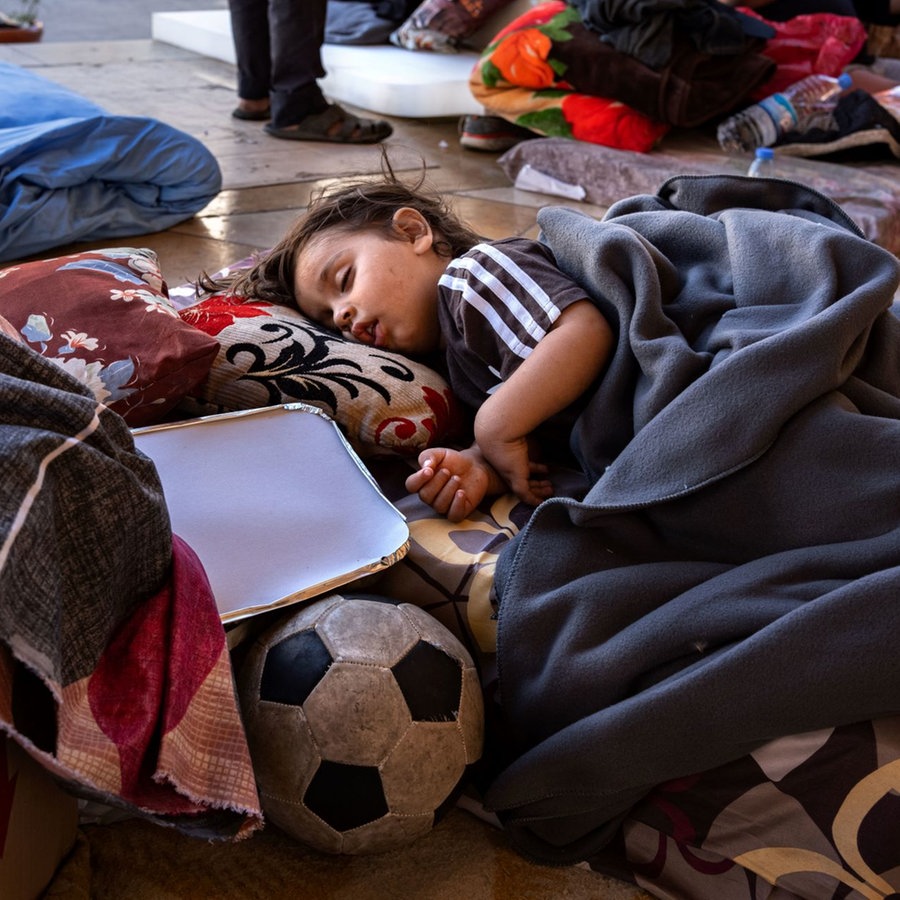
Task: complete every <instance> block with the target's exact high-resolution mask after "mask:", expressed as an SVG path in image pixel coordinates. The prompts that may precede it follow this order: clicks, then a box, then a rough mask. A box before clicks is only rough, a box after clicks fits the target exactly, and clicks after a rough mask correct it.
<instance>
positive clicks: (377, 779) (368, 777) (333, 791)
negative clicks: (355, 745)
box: [303, 760, 388, 831]
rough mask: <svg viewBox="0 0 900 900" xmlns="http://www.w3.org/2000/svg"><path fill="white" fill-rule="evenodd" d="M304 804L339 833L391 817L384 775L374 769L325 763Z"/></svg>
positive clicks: (313, 779)
mask: <svg viewBox="0 0 900 900" xmlns="http://www.w3.org/2000/svg"><path fill="white" fill-rule="evenodd" d="M303 802H304V803H305V804H306V807H307V809H309V810H310V811H311V812H313V813H315V815H317V816H318V817H319V818H320V819H322V820H324V821H325V822H327V823H328V824H329V825H330V826H331V827H332V828H333V829H334V830H335V831H349V830H350V829H351V828H359V827H360V826H362V825H366V824H368V823H369V822H374V821H375V820H376V819H380V818H381V817H382V816H384V815H387V812H388V805H387V800H386V799H385V796H384V789H383V788H382V786H381V775H380V774H379V772H378V769H377V768H375V767H374V766H348V765H346V764H344V763H335V762H330V761H328V760H323V761H322V763H321V764H320V765H319V768H318V769H317V770H316V774H315V775H313V778H312V781H310V783H309V787H308V788H307V789H306V793H305V794H304V795H303Z"/></svg>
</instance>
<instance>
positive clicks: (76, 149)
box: [0, 62, 222, 262]
mask: <svg viewBox="0 0 900 900" xmlns="http://www.w3.org/2000/svg"><path fill="white" fill-rule="evenodd" d="M0 96H2V97H3V103H2V105H0V262H2V261H4V260H13V259H19V258H22V257H25V256H30V255H32V254H35V253H41V252H43V251H44V250H48V249H51V248H53V247H59V246H61V245H63V244H68V243H72V242H74V241H94V240H103V239H106V238H118V237H124V236H130V235H139V234H147V233H150V232H155V231H162V230H164V229H166V228H170V227H171V226H173V225H176V224H177V223H178V222H182V221H184V220H185V219H188V218H190V217H191V216H192V215H194V214H195V213H196V212H198V211H199V210H200V209H202V208H203V207H204V206H206V204H207V203H209V202H210V200H212V199H213V198H214V197H215V196H216V195H217V194H218V192H219V191H220V190H221V187H222V173H221V170H220V168H219V164H218V162H217V161H216V158H215V157H214V156H213V155H212V153H211V152H210V151H209V150H208V149H207V148H206V147H205V146H204V145H203V144H202V143H200V141H198V140H197V139H196V138H194V137H192V136H191V135H189V134H186V133H185V132H182V131H179V130H178V129H176V128H173V127H172V126H170V125H166V124H165V123H163V122H160V121H158V120H156V119H148V118H145V117H141V116H117V115H112V114H110V113H108V112H106V111H105V110H104V109H102V108H101V107H99V106H97V105H96V104H94V103H92V102H91V101H90V100H87V99H86V98H84V97H81V96H79V95H78V94H76V93H74V92H72V91H69V90H68V89H66V88H64V87H62V86H60V85H58V84H54V83H53V82H51V81H47V80H46V79H44V78H42V77H41V76H39V75H36V74H34V73H32V72H29V71H28V70H27V69H23V68H21V67H20V66H15V65H12V64H10V63H4V62H0Z"/></svg>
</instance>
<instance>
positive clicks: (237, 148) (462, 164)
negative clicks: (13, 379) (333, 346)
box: [0, 40, 599, 285]
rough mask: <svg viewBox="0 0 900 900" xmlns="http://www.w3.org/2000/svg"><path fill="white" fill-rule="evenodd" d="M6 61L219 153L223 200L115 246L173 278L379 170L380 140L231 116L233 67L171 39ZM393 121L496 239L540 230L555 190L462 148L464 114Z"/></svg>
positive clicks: (60, 49)
mask: <svg viewBox="0 0 900 900" xmlns="http://www.w3.org/2000/svg"><path fill="white" fill-rule="evenodd" d="M0 59H2V60H6V61H9V62H13V63H17V64H19V65H22V66H25V67H28V68H30V69H33V70H34V71H35V72H38V73H40V74H41V75H43V76H44V77H46V78H49V79H51V80H53V81H56V82H58V83H60V84H62V85H64V86H65V87H68V88H69V89H71V90H74V91H76V92H77V93H79V94H82V95H84V96H86V97H88V98H89V99H91V100H93V101H94V102H95V103H98V104H99V105H101V106H102V107H104V108H105V109H107V110H108V111H109V112H111V113H116V114H122V115H143V116H151V117H153V118H157V119H160V120H162V121H164V122H167V123H168V124H170V125H173V126H175V127H177V128H179V129H181V130H183V131H185V132H187V133H189V134H191V135H193V136H195V137H197V138H199V139H200V140H201V141H203V143H204V144H206V146H208V147H209V148H210V149H211V150H212V152H213V153H214V154H215V156H216V157H217V159H218V161H219V164H220V166H221V168H222V173H223V178H224V189H223V191H222V192H221V193H220V194H219V196H218V197H217V198H216V199H215V200H213V202H212V203H210V204H209V205H208V206H207V207H206V208H205V209H203V210H201V211H200V213H198V214H197V215H196V216H195V217H194V218H192V219H190V220H188V221H186V222H183V223H182V224H180V225H177V226H175V227H174V228H171V229H169V230H168V231H165V232H161V233H157V234H152V235H141V236H135V237H133V238H129V239H127V240H117V241H116V243H120V244H121V243H125V244H136V245H140V246H146V247H150V248H152V249H154V250H156V251H157V253H158V254H159V257H160V261H161V263H162V267H163V273H164V275H165V277H166V279H167V281H168V282H169V284H170V285H176V284H179V283H182V282H184V281H187V280H191V279H193V278H195V277H196V276H197V274H199V272H201V271H202V270H207V271H215V270H216V269H218V268H220V267H221V266H223V265H226V264H228V263H229V262H232V261H234V260H237V259H241V258H243V257H245V256H247V255H248V254H250V253H252V252H254V251H256V250H260V249H264V248H266V247H268V246H270V245H271V244H272V243H273V242H274V241H275V240H276V239H277V238H278V237H279V236H280V235H281V234H282V232H283V231H284V230H285V228H286V227H287V226H288V224H289V223H290V222H291V221H292V220H293V219H294V217H295V216H296V215H297V214H298V213H299V212H301V211H302V209H303V207H304V206H305V205H306V203H307V202H308V198H309V196H310V192H311V191H314V190H315V189H316V188H317V187H318V186H320V185H321V184H322V183H323V181H325V180H329V181H330V180H332V179H334V178H339V177H341V176H343V175H351V174H358V173H376V172H378V171H379V168H380V164H381V163H380V160H381V150H380V148H379V147H377V146H376V147H373V146H343V145H336V144H319V143H298V142H292V141H279V140H276V139H274V138H270V137H268V136H267V135H266V134H265V133H264V132H263V130H262V124H261V123H254V122H239V121H237V120H235V119H232V118H231V116H230V112H231V109H232V108H233V106H234V101H235V95H234V80H235V75H234V68H233V66H231V65H230V64H228V63H225V62H221V61H217V60H213V59H208V58H205V57H200V56H197V55H195V54H193V53H191V52H189V51H186V50H181V49H179V48H176V47H173V46H170V45H167V44H162V43H159V42H154V41H151V40H138V41H104V42H98V43H90V42H78V43H74V42H73V43H56V42H54V43H50V42H42V43H36V44H18V45H16V44H7V45H2V44H0ZM391 122H392V123H393V125H394V129H395V130H394V134H393V135H392V137H391V138H390V139H389V140H388V141H387V142H386V144H385V146H386V147H387V149H388V151H389V153H390V158H391V161H392V164H393V166H394V168H395V169H396V170H398V171H406V172H409V173H410V174H411V175H415V174H416V173H417V172H419V171H421V169H422V167H423V165H424V166H425V167H427V170H428V176H429V178H430V180H431V181H432V182H433V183H434V184H435V185H436V186H437V187H438V188H440V189H441V190H443V191H446V192H447V193H449V194H450V195H452V197H453V198H454V202H455V205H456V208H457V209H458V211H459V212H460V213H461V214H462V215H463V216H464V217H465V218H467V219H468V220H469V221H470V222H471V223H472V225H473V226H474V227H475V228H476V230H478V231H480V232H481V233H483V234H484V235H486V236H488V237H500V236H505V235H510V234H533V233H534V232H535V215H536V213H537V209H538V207H539V206H541V205H543V204H546V203H547V202H548V198H547V196H546V195H542V194H532V193H529V192H524V191H519V190H516V189H515V188H514V187H512V185H511V183H510V181H509V179H508V178H507V176H506V174H505V173H504V172H503V171H502V169H501V168H500V166H498V165H497V162H496V160H497V154H493V153H479V152H475V151H471V150H466V149H464V148H462V147H460V146H459V143H458V140H457V132H456V128H457V120H456V119H455V118H454V119H429V120H424V121H417V120H414V119H406V118H392V119H391ZM583 207H584V209H586V210H587V211H595V212H597V211H599V210H598V209H597V208H596V207H591V206H590V205H587V204H583ZM101 243H102V244H105V245H109V243H110V242H109V241H104V242H101ZM87 246H89V245H84V244H82V245H78V248H80V249H83V248H85V247H87ZM93 246H99V245H97V244H95V245H93ZM71 249H73V248H72V247H67V248H65V250H66V251H67V252H68V251H69V250H71ZM56 253H57V251H56V250H54V251H53V253H47V254H43V255H45V256H47V255H56Z"/></svg>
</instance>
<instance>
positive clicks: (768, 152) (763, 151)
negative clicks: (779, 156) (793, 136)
mask: <svg viewBox="0 0 900 900" xmlns="http://www.w3.org/2000/svg"><path fill="white" fill-rule="evenodd" d="M756 158H757V159H774V158H775V151H774V150H773V149H772V148H771V147H757V148H756Z"/></svg>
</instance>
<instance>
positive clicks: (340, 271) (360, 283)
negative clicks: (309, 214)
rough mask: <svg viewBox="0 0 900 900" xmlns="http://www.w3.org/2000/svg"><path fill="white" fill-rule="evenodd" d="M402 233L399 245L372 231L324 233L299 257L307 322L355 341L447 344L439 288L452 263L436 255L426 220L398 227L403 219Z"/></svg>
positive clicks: (298, 290) (419, 349)
mask: <svg viewBox="0 0 900 900" xmlns="http://www.w3.org/2000/svg"><path fill="white" fill-rule="evenodd" d="M403 212H404V211H402V210H401V211H400V213H403ZM409 212H410V213H413V212H414V211H413V210H409ZM398 215H399V213H398ZM417 215H418V214H416V216H417ZM395 228H396V230H397V234H398V237H397V239H392V238H389V237H387V236H385V235H384V234H381V233H379V232H376V231H371V230H369V231H347V230H344V229H340V228H334V229H329V230H328V231H324V232H321V233H320V234H319V235H317V236H316V237H315V238H313V239H312V240H311V241H310V242H309V243H308V244H307V245H306V246H305V247H304V248H303V250H302V252H301V253H300V254H299V257H298V259H297V264H296V267H295V269H294V295H295V297H296V300H297V305H298V306H299V307H300V310H301V311H302V312H303V313H304V314H305V315H307V316H309V318H311V319H313V320H314V321H316V322H318V323H320V324H321V325H324V326H325V327H326V328H330V329H332V330H334V331H340V332H341V333H342V334H344V335H345V336H346V337H348V338H350V339H351V340H355V341H359V342H360V343H363V344H368V345H370V346H374V347H382V348H384V349H386V350H394V351H396V352H398V353H404V354H411V355H417V354H423V353H431V352H433V351H434V350H436V349H437V348H438V347H439V345H440V330H439V326H438V316H437V286H438V279H439V278H440V277H441V274H442V273H443V271H444V269H445V268H446V265H447V260H446V259H442V258H441V257H440V256H438V254H437V253H435V252H434V250H433V247H432V244H433V235H432V232H431V229H430V228H429V227H428V225H427V223H425V222H424V220H421V219H420V218H415V217H406V218H403V219H402V220H401V221H400V223H399V224H397V217H396V216H395Z"/></svg>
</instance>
